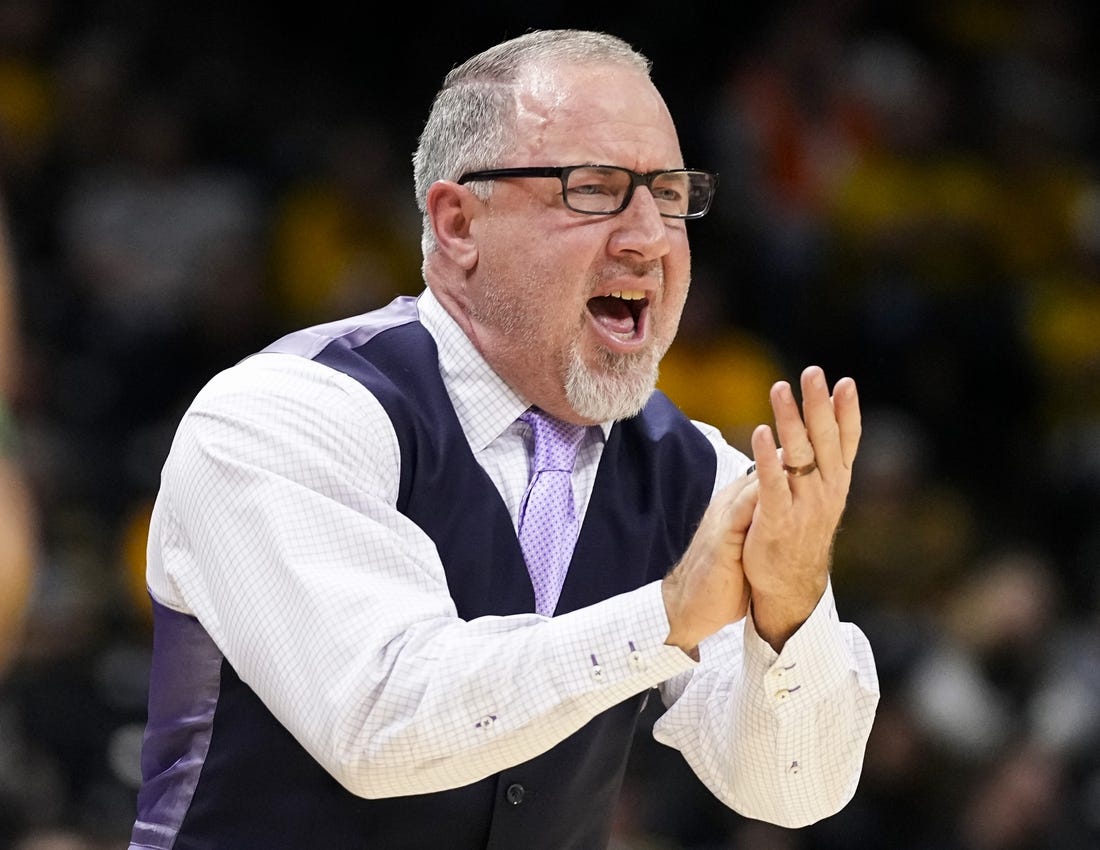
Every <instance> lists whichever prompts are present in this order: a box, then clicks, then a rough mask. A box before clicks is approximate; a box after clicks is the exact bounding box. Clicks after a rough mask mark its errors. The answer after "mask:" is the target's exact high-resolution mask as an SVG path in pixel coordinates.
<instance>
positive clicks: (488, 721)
mask: <svg viewBox="0 0 1100 850" xmlns="http://www.w3.org/2000/svg"><path fill="white" fill-rule="evenodd" d="M496 719H497V718H496V715H495V714H486V715H485V716H484V717H482V718H481V719H480V720H479V721H478V722H477V728H478V729H488V728H489V727H490V726H492V725H493V723H495V722H496Z"/></svg>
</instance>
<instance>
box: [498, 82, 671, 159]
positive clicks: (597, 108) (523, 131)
mask: <svg viewBox="0 0 1100 850" xmlns="http://www.w3.org/2000/svg"><path fill="white" fill-rule="evenodd" d="M516 106H517V125H516V129H517V154H518V155H519V156H520V157H523V158H524V159H525V162H522V163H516V164H517V165H522V164H540V165H575V164H581V163H601V164H607V165H624V166H627V167H630V168H635V169H637V170H652V169H656V168H670V167H676V166H679V165H682V164H683V163H682V161H681V158H680V156H681V155H680V145H679V140H678V138H677V135H676V127H675V125H674V124H673V121H672V116H671V115H670V114H669V112H668V107H667V106H666V105H665V102H664V99H663V98H662V97H661V95H660V93H659V92H658V91H657V89H656V87H655V86H654V85H653V83H652V82H651V81H650V79H649V78H648V77H647V76H646V75H645V74H644V73H642V72H640V71H637V70H634V69H632V68H623V67H620V66H615V65H604V64H585V65H567V66H563V67H543V66H539V67H535V68H532V69H530V70H529V71H528V72H527V73H526V74H525V75H524V78H523V80H522V82H521V84H520V85H519V86H518V87H517V93H516Z"/></svg>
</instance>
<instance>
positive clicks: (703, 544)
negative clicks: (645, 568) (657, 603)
mask: <svg viewBox="0 0 1100 850" xmlns="http://www.w3.org/2000/svg"><path fill="white" fill-rule="evenodd" d="M758 494H759V488H758V484H757V480H756V474H755V473H752V474H750V475H748V476H743V477H741V478H738V479H737V480H736V481H734V482H732V483H731V484H729V485H727V486H726V487H724V488H723V489H722V490H721V491H719V492H718V493H717V494H716V495H715V497H714V498H713V499H712V500H711V503H710V505H709V506H708V507H707V510H706V512H705V513H704V514H703V520H702V522H701V523H700V524H699V528H698V529H696V531H695V535H694V537H692V539H691V545H689V546H688V549H687V551H686V552H685V553H684V557H683V558H681V559H680V562H679V563H678V564H677V565H676V566H675V567H674V568H673V569H672V571H671V572H670V573H669V574H668V575H667V576H666V577H665V579H664V583H663V585H662V588H661V591H662V594H663V596H664V601H665V612H666V613H667V615H668V623H669V632H668V638H667V639H666V640H665V643H666V644H669V645H670V646H678V647H680V649H682V650H683V651H684V652H686V653H688V655H690V656H692V657H693V658H695V659H696V660H698V657H699V654H698V647H699V642H700V641H702V640H703V638H705V637H708V636H709V635H712V634H714V633H715V632H716V631H718V630H719V629H720V628H722V627H723V626H726V625H729V624H730V623H733V622H736V621H737V620H739V619H741V618H742V617H744V616H745V614H746V612H747V611H748V606H749V585H748V583H747V582H746V581H745V573H744V569H743V566H742V549H743V546H744V543H745V537H746V535H747V534H748V530H749V524H750V523H751V522H752V516H753V510H754V509H755V507H756V501H757V497H758Z"/></svg>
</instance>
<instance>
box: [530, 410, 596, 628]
mask: <svg viewBox="0 0 1100 850" xmlns="http://www.w3.org/2000/svg"><path fill="white" fill-rule="evenodd" d="M520 419H522V420H523V421H524V422H526V423H527V424H528V425H530V426H531V428H532V429H533V430H534V432H535V468H534V471H533V472H532V473H531V481H530V483H529V484H528V485H527V492H526V493H524V494H523V502H522V504H521V505H520V509H519V545H520V547H521V548H522V549H523V557H524V560H526V561H527V571H528V572H529V573H530V574H531V584H532V585H533V586H534V588H535V610H536V611H537V612H538V613H540V614H544V615H545V616H547V617H549V616H551V615H553V613H554V609H555V608H556V607H557V604H558V596H559V595H560V594H561V587H562V584H563V583H564V582H565V573H566V570H568V568H569V561H570V559H571V558H572V557H573V546H574V544H575V543H576V541H577V517H576V516H575V515H574V512H573V485H572V483H571V481H570V476H571V475H572V473H573V464H574V462H575V461H576V459H577V447H578V446H579V445H580V442H581V438H582V437H583V436H584V432H585V427H584V426H583V425H570V424H569V423H568V422H562V421H561V420H560V419H555V418H554V417H553V416H551V415H550V414H548V413H544V412H543V411H541V410H539V409H538V408H531V409H530V410H528V411H527V412H526V413H524V414H523V415H522V416H520Z"/></svg>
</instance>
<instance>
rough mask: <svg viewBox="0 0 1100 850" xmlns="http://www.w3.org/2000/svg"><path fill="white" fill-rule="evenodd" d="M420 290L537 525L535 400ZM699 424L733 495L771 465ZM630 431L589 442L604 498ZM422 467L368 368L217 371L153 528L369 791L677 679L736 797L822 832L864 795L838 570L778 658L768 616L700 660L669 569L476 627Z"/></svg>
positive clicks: (281, 707)
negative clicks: (608, 473)
mask: <svg viewBox="0 0 1100 850" xmlns="http://www.w3.org/2000/svg"><path fill="white" fill-rule="evenodd" d="M418 303H419V310H420V316H421V320H422V322H423V324H424V326H425V327H426V328H427V329H428V331H429V332H430V333H431V334H432V336H433V337H434V338H435V340H436V342H437V344H438V348H439V359H440V369H441V372H442V375H443V380H444V382H445V384H446V387H447V390H448V392H449V394H450V397H451V400H452V401H453V403H454V407H455V410H456V412H457V414H458V419H459V421H460V423H461V425H462V429H463V431H464V432H465V434H466V437H467V439H468V440H469V443H470V448H471V449H472V450H473V453H474V455H475V457H476V458H477V459H478V461H479V463H480V464H481V465H482V466H483V467H484V468H485V470H486V471H487V473H488V474H489V476H490V477H491V478H492V480H493V481H494V482H495V484H496V485H497V487H498V488H499V489H500V492H501V494H502V496H503V498H504V502H505V503H506V505H507V506H508V509H509V511H510V512H511V515H512V518H513V522H516V519H517V516H518V511H519V504H520V499H521V498H522V495H523V491H524V489H525V488H526V486H527V479H528V455H529V451H530V446H529V442H530V436H529V430H528V428H527V426H526V425H524V424H523V423H520V422H517V421H516V420H517V417H518V416H519V415H520V413H522V412H523V410H524V409H525V408H526V407H527V405H526V403H525V402H524V401H523V399H521V398H520V397H519V396H517V395H516V394H515V393H514V392H513V391H512V390H511V389H509V387H508V386H507V385H506V384H505V383H504V382H503V381H502V380H501V379H500V378H499V377H498V376H497V375H496V374H495V373H494V372H493V371H492V370H491V369H490V368H489V366H488V364H487V363H486V362H485V361H484V360H483V359H482V358H481V356H480V355H479V354H478V353H477V352H476V350H475V349H474V348H473V346H472V344H471V343H470V341H469V340H468V339H467V338H466V336H465V334H464V333H463V332H462V330H461V329H460V328H459V327H458V326H457V324H455V322H454V321H453V320H452V319H451V318H450V317H449V316H448V314H447V313H446V312H445V311H444V310H443V308H442V307H441V306H440V305H439V303H438V302H437V301H436V300H435V298H434V297H433V296H432V295H431V293H430V292H428V291H425V292H424V293H423V294H422V295H421V296H420V298H419V302H418ZM697 425H698V427H699V429H700V431H701V432H702V433H703V434H705V435H706V436H707V438H708V439H709V440H710V441H711V442H712V443H713V444H714V446H715V449H716V451H717V457H718V465H717V476H716V480H715V484H714V486H715V489H716V490H717V489H719V488H721V487H722V486H724V485H725V484H726V483H728V482H729V481H731V480H733V479H734V478H735V477H736V476H738V475H741V474H744V472H745V470H746V468H747V467H748V465H749V459H748V458H747V457H745V455H743V454H742V453H741V452H739V451H737V450H736V449H734V448H732V447H730V446H729V445H727V444H726V442H725V441H724V440H723V439H722V437H721V435H720V434H719V432H718V431H717V430H716V429H714V428H712V427H709V426H707V425H703V424H700V423H697ZM609 428H610V425H609V424H608V425H605V426H604V427H603V428H602V429H598V428H597V429H589V434H588V436H587V437H586V439H585V442H584V443H583V445H582V446H581V450H580V453H579V456H578V460H577V466H576V472H575V475H574V486H575V489H576V504H577V505H578V506H579V507H580V509H581V510H582V511H583V510H584V509H586V507H587V504H588V498H589V495H590V493H591V490H592V484H593V480H594V478H595V474H596V468H597V465H598V463H599V459H600V454H601V452H602V451H603V446H604V439H605V437H606V434H607V431H608V430H609ZM399 464H400V452H399V449H398V442H397V438H396V435H395V433H394V429H393V426H392V425H391V423H390V420H389V418H388V416H387V415H386V413H385V412H384V410H383V408H382V406H381V405H380V404H379V402H378V401H377V399H376V398H375V397H374V396H373V395H372V394H371V393H370V391H368V390H367V389H366V388H365V387H364V386H363V385H361V384H360V383H359V382H357V381H355V380H354V379H352V378H350V377H348V376H347V375H344V374H343V373H341V372H338V371H335V370H333V369H331V368H329V367H327V366H323V365H320V364H318V363H315V362H313V361H311V360H308V359H306V358H303V357H298V356H295V355H290V354H275V353H265V354H258V355H255V356H253V357H250V358H248V359H246V360H244V361H242V362H241V363H238V364H237V365H235V366H233V367H231V368H229V369H227V370H225V371H224V372H222V373H220V374H219V375H217V376H215V377H214V378H213V379H212V380H211V381H210V382H209V384H208V385H207V386H206V387H205V388H204V389H203V390H202V391H201V392H200V393H199V394H198V395H197V396H196V398H195V400H194V402H193V403H192V405H191V406H190V408H189V409H188V411H187V412H186V414H185V415H184V417H183V419H182V422H181V424H180V426H179V430H178V432H177V434H176V438H175V440H174V442H173V445H172V450H171V452H170V454H169V457H168V460H167V462H166V464H165V467H164V470H163V474H162V481H161V490H160V493H159V495H158V497H157V501H156V505H155V508H154V511H153V520H152V525H151V529H150V535H149V552H148V583H149V588H150V591H151V593H152V594H153V596H154V597H155V598H156V599H157V600H158V601H159V602H161V603H162V604H164V605H166V606H168V607H170V608H173V609H175V610H177V611H181V612H185V613H189V614H193V615H194V616H195V617H197V618H198V619H199V621H200V622H201V623H202V624H203V626H204V627H205V628H206V630H207V631H208V633H209V634H210V636H211V638H212V639H213V640H214V642H215V643H216V644H217V646H218V648H219V649H220V650H221V651H222V653H223V654H224V655H225V657H226V658H227V659H228V660H229V662H230V663H232V665H233V667H234V668H235V669H236V671H237V672H238V674H239V675H240V677H241V679H242V680H243V681H244V682H246V683H247V684H248V685H249V686H250V687H252V688H253V689H254V690H255V691H256V693H257V694H258V695H259V696H260V697H261V698H262V699H263V701H264V702H265V703H266V704H267V706H268V708H269V709H270V710H271V711H272V712H273V714H274V715H275V716H276V717H277V718H278V719H279V720H280V722H282V723H283V724H284V725H285V726H286V727H287V728H288V729H289V730H290V731H291V732H292V733H293V734H294V736H295V737H296V738H297V739H298V740H299V741H300V742H301V743H302V745H303V746H304V747H305V748H306V749H307V750H308V751H309V752H310V753H311V754H312V755H313V757H314V758H316V759H317V760H318V761H319V762H320V763H321V764H322V765H324V766H325V768H326V769H327V770H328V771H330V772H331V773H332V774H333V775H334V776H335V777H336V778H337V779H338V780H339V781H340V782H341V783H342V784H343V785H344V786H345V787H347V788H348V789H349V790H350V791H351V792H353V793H355V794H357V795H360V796H363V797H384V796H393V795H400V794H418V793H425V792H431V791H436V790H441V789H445V788H452V787H457V786H461V785H465V784H467V783H470V782H473V781H476V780H478V779H480V778H482V777H484V776H487V775H490V774H492V773H495V772H497V771H499V770H501V769H504V768H506V767H508V766H511V765H514V764H517V763H519V762H522V761H525V760H527V759H530V758H533V757H534V756H536V755H538V754H540V753H542V752H544V751H545V750H547V749H549V748H550V747H551V746H553V745H554V744H555V743H557V742H558V741H560V740H561V739H562V738H564V737H566V736H567V735H569V734H571V733H572V732H574V731H576V730H577V729H579V728H580V727H581V726H583V725H584V724H585V723H586V722H588V721H589V720H590V719H591V718H592V717H594V716H595V715H596V714H598V713H600V712H601V711H603V710H605V709H607V708H609V707H610V706H612V705H615V704H616V703H618V702H620V701H621V700H623V699H625V698H627V697H629V696H631V695H633V694H637V693H639V692H641V691H644V690H646V689H649V688H652V687H659V688H660V691H661V696H662V698H663V700H664V702H665V704H666V705H668V706H669V708H668V710H667V712H666V713H665V714H664V715H663V716H662V717H661V719H660V720H659V721H658V722H657V724H656V727H655V729H654V734H655V736H656V738H657V739H658V740H659V741H661V742H663V743H665V744H668V745H669V746H672V747H675V748H677V749H679V750H681V751H682V753H683V754H684V756H685V757H686V759H687V760H688V762H689V763H690V764H691V766H692V768H693V769H694V770H695V772H696V773H697V774H698V775H699V777H700V778H701V780H702V781H703V782H704V783H705V784H706V785H707V786H708V787H709V788H710V789H711V790H712V791H713V793H714V794H716V795H717V796H718V797H719V798H720V799H721V800H723V801H724V802H725V803H726V804H728V805H729V806H731V807H733V808H734V809H736V810H738V811H740V812H742V813H743V814H745V815H747V816H750V817H754V818H759V819H762V820H767V821H771V822H774V823H779V824H783V825H786V826H799V825H803V824H807V823H811V822H813V821H815V820H818V819H820V818H822V817H825V816H827V815H829V814H832V813H833V812H835V811H837V810H838V809H839V808H840V807H841V806H843V805H844V804H845V803H846V802H847V801H848V800H849V799H850V797H851V796H852V794H853V793H854V791H855V787H856V783H857V781H858V778H859V774H860V769H861V765H862V759H863V751H864V746H865V744H866V740H867V736H868V734H869V732H870V728H871V723H872V720H873V717H874V713H875V707H876V704H877V700H878V682H877V677H876V672H875V667H874V661H873V658H872V654H871V650H870V648H869V646H868V644H867V641H866V639H865V638H864V636H863V634H862V633H861V632H860V631H859V630H858V629H857V628H856V627H854V626H852V625H850V624H846V623H840V622H839V621H838V618H837V614H836V611H835V606H834V603H833V595H832V591H831V588H830V589H829V590H827V591H826V593H825V595H824V596H823V598H822V599H821V602H820V603H819V604H818V606H817V609H816V610H815V611H814V613H813V614H812V615H811V616H810V618H809V620H807V622H806V623H805V624H804V625H803V626H802V627H801V628H800V629H799V630H798V632H797V633H796V634H795V635H794V636H792V637H791V638H790V640H788V641H787V643H786V645H785V647H784V649H783V651H782V653H780V654H779V655H776V653H775V652H774V651H773V650H772V649H771V647H770V646H768V644H767V643H765V642H764V641H763V640H761V639H760V638H759V637H758V636H757V635H756V633H755V631H754V630H753V627H752V623H751V618H746V620H745V621H743V622H741V623H737V624H734V625H732V626H729V627H727V628H726V629H724V630H722V631H721V632H719V633H718V634H715V635H713V636H711V637H710V638H708V639H707V640H706V641H704V642H703V644H702V645H701V646H700V661H699V662H698V663H697V662H694V661H693V660H692V659H691V658H689V657H688V656H687V655H686V654H684V653H683V652H681V651H680V650H679V649H677V648H675V647H672V646H667V645H665V643H664V641H665V638H666V637H667V636H668V631H669V625H668V620H667V617H666V614H665V609H664V604H663V601H662V596H661V584H660V582H653V583H651V584H649V585H647V586H645V587H641V588H639V589H637V590H634V591H631V592H629V593H624V594H621V595H619V596H615V597H612V598H610V599H607V600H605V601H603V602H600V603H599V604H597V605H593V606H591V607H589V608H585V609H582V610H578V611H574V612H571V613H567V614H563V615H561V616H558V617H554V618H546V617H542V616H539V615H536V614H521V615H513V616H504V617H479V618H477V619H474V620H471V621H463V620H461V619H459V618H458V616H457V613H456V610H455V606H454V603H453V601H452V600H451V597H450V595H449V594H448V591H447V580H446V575H445V572H444V569H443V565H442V563H441V562H440V559H439V556H438V554H437V552H436V549H435V546H434V544H433V542H432V541H431V540H430V539H429V538H428V537H427V536H426V535H425V534H424V533H423V532H422V531H421V530H420V529H419V528H418V527H417V526H416V525H414V524H413V523H412V522H411V521H410V520H408V519H407V518H406V517H404V516H403V515H402V514H400V513H399V512H398V511H397V510H396V508H395V504H396V501H397V491H398V480H399ZM457 509H459V510H461V506H457ZM669 566H670V567H671V566H672V565H671V564H670V565H669ZM608 568H609V569H614V565H609V567H608Z"/></svg>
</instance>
